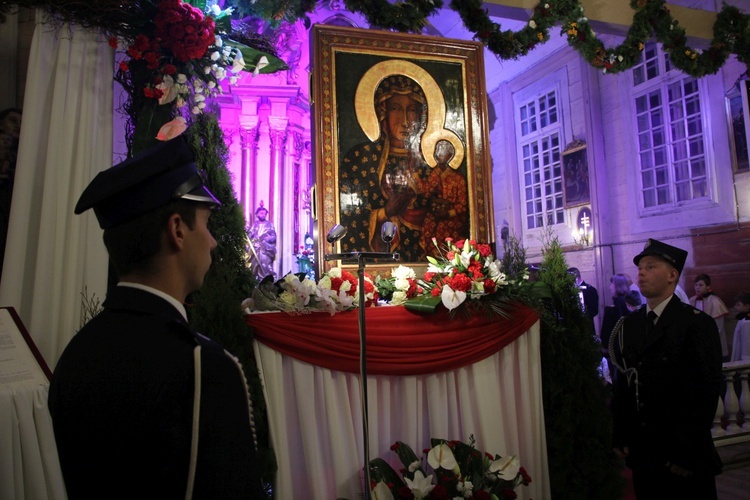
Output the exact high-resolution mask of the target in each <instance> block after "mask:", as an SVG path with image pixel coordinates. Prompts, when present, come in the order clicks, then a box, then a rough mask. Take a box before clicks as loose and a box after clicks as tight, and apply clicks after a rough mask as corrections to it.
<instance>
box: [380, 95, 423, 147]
mask: <svg viewBox="0 0 750 500" xmlns="http://www.w3.org/2000/svg"><path fill="white" fill-rule="evenodd" d="M421 117H422V104H421V103H419V102H418V101H415V100H414V99H412V98H411V97H409V96H405V95H399V94H396V95H394V96H392V97H390V98H389V99H388V100H387V101H386V102H385V128H386V130H385V132H386V133H387V134H388V138H389V140H390V142H391V145H392V146H394V147H397V148H403V147H404V144H405V143H406V142H407V141H408V140H409V139H410V138H411V137H412V136H414V135H416V134H417V133H418V132H419V125H420V118H421Z"/></svg>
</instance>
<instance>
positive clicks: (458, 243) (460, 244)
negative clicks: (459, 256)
mask: <svg viewBox="0 0 750 500" xmlns="http://www.w3.org/2000/svg"><path fill="white" fill-rule="evenodd" d="M465 242H466V240H458V241H457V242H456V248H458V249H460V250H463V249H464V243H465Z"/></svg>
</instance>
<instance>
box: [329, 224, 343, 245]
mask: <svg viewBox="0 0 750 500" xmlns="http://www.w3.org/2000/svg"><path fill="white" fill-rule="evenodd" d="M345 235H346V228H345V227H344V226H342V225H341V224H336V225H335V226H333V227H332V228H331V230H330V231H328V234H326V241H327V242H328V243H330V244H331V245H333V244H334V243H336V242H337V241H339V240H340V239H341V238H343V237H344V236H345Z"/></svg>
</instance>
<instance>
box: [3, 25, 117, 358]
mask: <svg viewBox="0 0 750 500" xmlns="http://www.w3.org/2000/svg"><path fill="white" fill-rule="evenodd" d="M41 16H42V14H41V13H38V14H37V26H36V29H35V32H34V38H33V41H32V46H31V53H30V59H29V68H28V75H27V84H26V89H25V100H24V105H23V124H22V129H21V138H20V144H19V150H18V162H17V164H16V178H15V185H14V192H13V205H12V207H11V216H10V224H9V229H8V242H7V246H6V254H5V263H4V267H3V274H2V283H0V306H12V307H14V308H15V309H16V311H17V312H18V314H19V316H20V317H21V319H22V320H23V322H24V324H25V325H26V328H27V329H28V330H29V333H30V334H31V336H32V337H33V339H34V341H35V342H36V344H37V346H38V347H39V350H40V351H41V353H42V355H43V356H44V358H45V359H46V361H47V364H48V365H49V366H50V368H52V369H54V366H55V364H56V362H57V359H58V358H59V356H60V354H61V352H62V350H63V348H64V347H65V345H67V343H68V341H69V340H70V338H71V337H72V336H73V335H74V334H75V332H76V331H77V330H78V329H79V328H80V321H81V305H82V293H83V292H84V290H87V294H88V296H89V297H92V296H95V297H97V298H99V299H101V300H103V299H104V294H105V292H106V280H107V254H106V251H105V249H104V244H103V243H102V241H101V230H100V229H99V227H98V225H97V224H96V220H95V218H94V215H93V213H91V212H89V213H86V214H84V215H80V216H77V215H74V214H73V208H74V207H75V204H76V201H77V200H78V197H79V196H80V194H81V193H82V192H83V189H84V188H85V187H86V185H87V184H88V183H89V181H90V180H91V179H92V178H93V177H94V176H95V175H96V173H97V172H98V171H100V170H102V169H104V168H107V167H110V166H111V165H112V115H113V111H112V68H113V67H114V62H113V50H112V48H111V47H109V45H108V44H107V40H106V38H105V37H104V36H102V35H100V34H97V33H93V32H91V31H88V30H84V29H82V28H80V27H76V26H68V25H66V26H62V27H60V28H59V29H55V28H53V27H52V26H51V25H49V24H44V23H42V22H41V19H42V17H41Z"/></svg>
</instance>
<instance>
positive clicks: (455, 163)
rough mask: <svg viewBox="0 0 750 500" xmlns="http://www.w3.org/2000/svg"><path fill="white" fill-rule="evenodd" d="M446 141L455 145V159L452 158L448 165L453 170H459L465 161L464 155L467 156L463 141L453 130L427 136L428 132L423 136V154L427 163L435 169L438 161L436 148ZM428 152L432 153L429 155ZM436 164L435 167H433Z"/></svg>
mask: <svg viewBox="0 0 750 500" xmlns="http://www.w3.org/2000/svg"><path fill="white" fill-rule="evenodd" d="M442 140H446V141H448V142H450V143H451V144H452V145H453V150H454V153H453V158H451V161H449V162H448V165H449V166H450V167H451V168H452V169H453V170H457V169H458V167H460V166H461V162H462V161H464V155H465V148H464V144H463V142H461V139H460V138H459V137H458V135H456V133H455V132H453V131H452V130H449V129H447V128H444V129H441V130H438V131H437V132H436V133H434V134H431V135H429V136H428V135H427V132H425V133H424V135H422V144H421V146H422V153H423V154H424V156H425V160H427V163H428V164H429V165H430V166H431V167H435V166H436V165H437V160H435V146H436V145H437V143H438V142H440V141H442ZM427 151H432V153H430V154H429V155H428V153H427ZM433 163H434V165H433Z"/></svg>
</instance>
